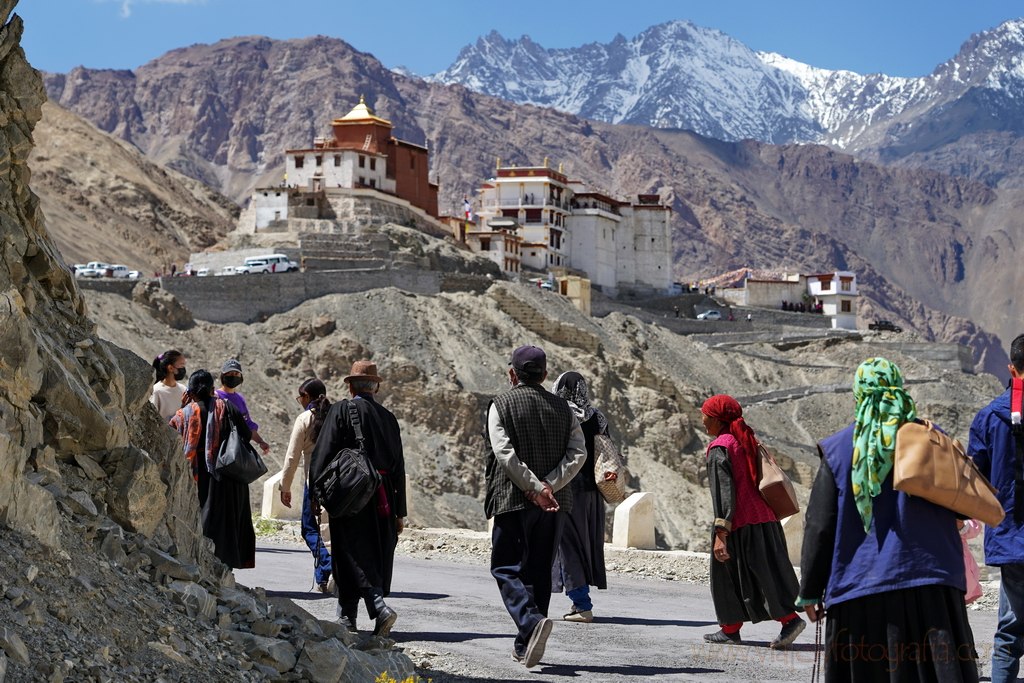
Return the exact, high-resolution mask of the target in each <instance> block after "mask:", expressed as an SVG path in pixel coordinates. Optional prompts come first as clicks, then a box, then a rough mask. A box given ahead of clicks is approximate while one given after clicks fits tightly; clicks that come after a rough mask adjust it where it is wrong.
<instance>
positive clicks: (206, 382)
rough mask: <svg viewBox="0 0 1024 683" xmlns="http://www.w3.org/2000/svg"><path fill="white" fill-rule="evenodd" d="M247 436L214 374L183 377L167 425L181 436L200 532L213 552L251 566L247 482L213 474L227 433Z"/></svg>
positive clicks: (252, 547) (234, 563)
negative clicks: (181, 401)
mask: <svg viewBox="0 0 1024 683" xmlns="http://www.w3.org/2000/svg"><path fill="white" fill-rule="evenodd" d="M232 423H233V424H234V426H235V429H236V430H238V436H239V437H241V438H242V439H245V440H246V441H248V440H249V437H250V433H249V426H248V425H247V424H246V422H245V420H244V419H243V417H242V414H241V413H240V412H238V409H237V408H235V406H234V405H232V404H231V403H230V402H229V401H225V400H224V399H220V398H217V397H216V396H214V393H213V375H211V374H210V373H209V372H207V371H206V370H196V371H195V372H193V373H192V376H191V377H189V378H188V391H187V392H186V393H185V405H184V407H182V408H181V409H180V410H179V411H178V412H177V413H175V414H174V417H172V418H171V426H172V427H174V428H175V429H177V430H178V433H179V434H181V437H182V445H183V450H184V452H185V457H186V458H187V459H188V461H189V464H190V465H191V468H192V477H193V478H194V479H195V480H196V484H197V491H198V495H199V509H200V518H201V520H202V527H203V535H204V536H206V537H207V538H209V539H211V540H212V541H213V547H214V554H215V555H216V556H217V557H218V559H220V561H221V562H223V563H224V564H226V565H227V566H229V567H232V568H236V569H237V568H240V569H248V568H251V567H255V566H256V532H255V531H254V530H253V528H252V509H251V508H250V507H249V486H248V485H247V484H242V483H239V482H237V481H232V480H230V479H227V478H224V477H220V478H218V477H217V476H214V475H213V474H212V472H213V469H214V465H215V464H216V459H217V454H218V453H219V452H220V449H221V445H222V444H223V442H224V440H225V439H227V437H228V435H229V434H230V433H231V424H232Z"/></svg>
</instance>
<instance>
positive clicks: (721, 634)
mask: <svg viewBox="0 0 1024 683" xmlns="http://www.w3.org/2000/svg"><path fill="white" fill-rule="evenodd" d="M704 642H705V643H729V644H732V645H739V644H740V643H742V642H743V641H742V640H741V639H740V634H739V631H737V632H736V633H726V632H725V631H721V630H719V631H716V632H715V633H705V634H704Z"/></svg>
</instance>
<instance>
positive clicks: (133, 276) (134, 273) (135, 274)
mask: <svg viewBox="0 0 1024 683" xmlns="http://www.w3.org/2000/svg"><path fill="white" fill-rule="evenodd" d="M141 278H142V271H141V270H129V271H128V279H129V280H139V279H141Z"/></svg>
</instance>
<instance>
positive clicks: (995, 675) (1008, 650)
mask: <svg viewBox="0 0 1024 683" xmlns="http://www.w3.org/2000/svg"><path fill="white" fill-rule="evenodd" d="M1000 578H1001V580H1000V582H999V624H998V625H997V626H996V635H995V643H994V644H993V647H992V683H1009V682H1012V681H1016V680H1017V672H1018V671H1019V670H1020V658H1021V657H1022V656H1024V619H1022V617H1024V564H1005V565H1003V566H1002V568H1001V569H1000Z"/></svg>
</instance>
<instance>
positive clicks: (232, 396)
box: [217, 358, 270, 455]
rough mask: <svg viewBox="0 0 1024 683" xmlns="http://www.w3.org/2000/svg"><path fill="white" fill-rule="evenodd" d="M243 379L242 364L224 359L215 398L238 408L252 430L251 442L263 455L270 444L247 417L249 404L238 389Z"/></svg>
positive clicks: (256, 425) (232, 359)
mask: <svg viewBox="0 0 1024 683" xmlns="http://www.w3.org/2000/svg"><path fill="white" fill-rule="evenodd" d="M243 381H244V380H243V378H242V364H241V363H239V362H238V361H237V360H235V359H234V358H231V359H228V360H226V361H225V362H224V365H222V366H221V368H220V389H218V390H217V398H222V399H224V400H226V401H229V402H230V403H231V405H233V406H235V407H236V408H238V412H240V413H241V414H242V417H244V418H245V424H247V425H248V426H249V431H251V432H252V440H253V442H255V443H256V444H257V445H259V447H260V449H261V450H262V451H263V453H264V455H265V454H266V453H267V452H268V451H269V450H270V444H269V443H267V442H266V441H264V440H263V437H262V436H260V433H259V428H260V426H259V425H258V424H256V423H255V422H253V419H252V418H251V417H249V406H247V405H246V404H245V397H244V396H242V393H241V392H240V391H238V387H239V386H240V385H241V384H242V382H243Z"/></svg>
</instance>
